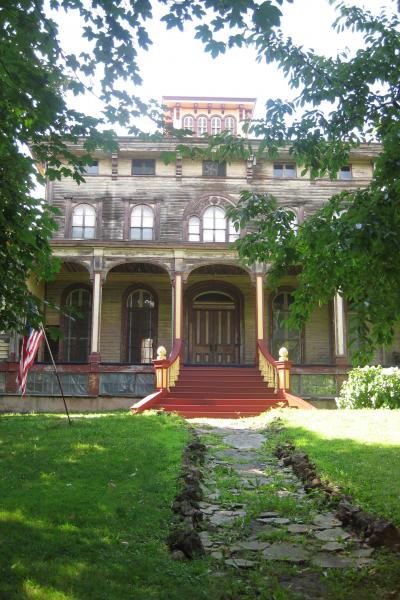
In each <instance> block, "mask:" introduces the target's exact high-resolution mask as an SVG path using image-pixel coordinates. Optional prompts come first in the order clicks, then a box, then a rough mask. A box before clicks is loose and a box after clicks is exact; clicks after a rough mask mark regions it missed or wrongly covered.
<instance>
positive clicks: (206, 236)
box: [203, 229, 214, 242]
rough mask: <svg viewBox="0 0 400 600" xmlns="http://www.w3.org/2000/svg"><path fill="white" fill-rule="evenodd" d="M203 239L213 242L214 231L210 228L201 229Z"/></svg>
mask: <svg viewBox="0 0 400 600" xmlns="http://www.w3.org/2000/svg"><path fill="white" fill-rule="evenodd" d="M203 241H204V242H213V241H214V232H213V231H212V230H211V229H204V230H203Z"/></svg>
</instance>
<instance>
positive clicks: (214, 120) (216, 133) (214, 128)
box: [210, 115, 222, 135]
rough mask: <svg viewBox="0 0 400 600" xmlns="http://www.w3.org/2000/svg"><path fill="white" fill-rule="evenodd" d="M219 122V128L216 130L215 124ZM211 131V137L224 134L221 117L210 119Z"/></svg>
mask: <svg viewBox="0 0 400 600" xmlns="http://www.w3.org/2000/svg"><path fill="white" fill-rule="evenodd" d="M215 122H217V123H218V124H219V126H218V127H217V128H216V127H215V125H214V123H215ZM210 130H211V135H218V134H219V133H221V132H222V119H221V117H220V116H219V115H213V116H212V117H211V119H210Z"/></svg>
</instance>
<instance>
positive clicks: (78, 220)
mask: <svg viewBox="0 0 400 600" xmlns="http://www.w3.org/2000/svg"><path fill="white" fill-rule="evenodd" d="M95 229H96V211H95V209H94V207H93V206H91V205H90V204H78V206H75V208H74V209H73V211H72V232H71V233H72V238H73V239H74V240H92V239H93V238H94V237H95Z"/></svg>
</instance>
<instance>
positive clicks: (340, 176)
mask: <svg viewBox="0 0 400 600" xmlns="http://www.w3.org/2000/svg"><path fill="white" fill-rule="evenodd" d="M344 173H348V176H344ZM338 179H339V181H352V179H353V166H352V165H351V164H349V165H343V166H342V167H340V169H339V171H338Z"/></svg>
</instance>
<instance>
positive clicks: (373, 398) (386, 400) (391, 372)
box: [337, 366, 400, 408]
mask: <svg viewBox="0 0 400 600" xmlns="http://www.w3.org/2000/svg"><path fill="white" fill-rule="evenodd" d="M337 405H338V407H339V408H400V370H399V369H397V368H391V369H382V367H380V366H377V367H362V368H361V367H357V368H355V369H353V370H352V371H350V373H349V377H348V379H347V380H346V381H345V382H344V383H343V385H342V388H341V390H340V395H339V398H338V399H337Z"/></svg>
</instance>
